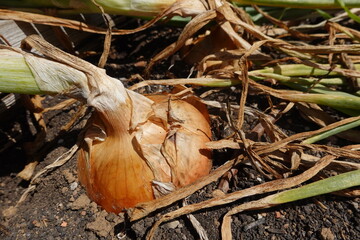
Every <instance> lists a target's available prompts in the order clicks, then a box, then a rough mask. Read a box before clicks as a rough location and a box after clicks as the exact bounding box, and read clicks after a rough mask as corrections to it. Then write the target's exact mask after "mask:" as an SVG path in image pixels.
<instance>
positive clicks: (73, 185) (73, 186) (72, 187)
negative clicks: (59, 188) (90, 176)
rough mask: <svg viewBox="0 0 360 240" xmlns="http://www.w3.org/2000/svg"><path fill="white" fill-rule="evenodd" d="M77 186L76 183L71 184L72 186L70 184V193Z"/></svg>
mask: <svg viewBox="0 0 360 240" xmlns="http://www.w3.org/2000/svg"><path fill="white" fill-rule="evenodd" d="M78 185H79V184H78V183H77V182H73V183H72V184H70V189H71V191H74V190H75V189H76V188H77V187H78Z"/></svg>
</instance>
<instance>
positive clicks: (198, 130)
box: [78, 95, 212, 213]
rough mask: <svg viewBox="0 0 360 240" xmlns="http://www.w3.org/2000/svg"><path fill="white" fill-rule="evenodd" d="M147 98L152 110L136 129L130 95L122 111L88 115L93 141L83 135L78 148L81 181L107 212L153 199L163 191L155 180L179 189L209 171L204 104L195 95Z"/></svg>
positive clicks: (90, 134) (209, 132)
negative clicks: (158, 191) (157, 192)
mask: <svg viewBox="0 0 360 240" xmlns="http://www.w3.org/2000/svg"><path fill="white" fill-rule="evenodd" d="M147 97H148V98H150V99H151V100H152V101H153V104H152V110H151V111H150V113H151V114H150V115H149V117H148V119H147V121H146V122H143V123H141V126H139V127H138V128H137V129H134V130H129V129H130V127H129V126H130V124H131V116H132V111H133V109H132V107H131V104H132V103H131V101H130V100H129V99H128V101H129V102H128V104H126V105H125V106H119V109H118V111H111V112H110V113H109V112H106V113H104V112H95V113H94V114H93V116H92V117H91V119H90V120H89V124H88V129H87V132H86V133H85V135H87V136H90V137H89V138H88V139H91V140H90V141H89V140H88V141H87V140H86V137H85V140H84V142H83V144H82V146H81V148H80V151H79V155H78V175H79V180H80V182H81V183H82V185H83V186H84V187H85V189H86V191H87V194H88V196H89V197H90V198H91V199H92V200H93V201H95V202H96V203H97V204H99V205H100V206H102V207H103V208H104V209H105V210H106V211H108V212H115V213H119V212H121V211H123V210H124V209H126V208H131V207H134V206H135V205H136V204H138V203H143V202H147V201H151V200H154V199H155V196H157V197H158V196H159V194H156V189H155V188H154V183H153V182H152V181H153V180H156V181H159V182H163V183H170V184H172V185H173V186H174V188H175V189H176V188H179V187H182V186H186V185H188V184H191V183H193V182H194V181H196V180H197V179H198V178H200V177H203V176H206V175H207V174H209V172H210V169H211V166H212V163H211V160H210V158H211V151H210V150H207V149H206V146H205V143H206V142H208V141H210V139H211V129H210V125H209V116H208V112H207V109H206V106H204V105H203V104H201V103H200V102H198V101H197V100H195V98H193V97H190V98H187V99H186V100H179V99H173V98H172V97H171V95H152V96H147ZM129 116H130V117H129ZM101 129H102V130H101ZM101 131H103V132H104V133H101ZM92 135H94V136H96V137H91V136H92ZM102 135H104V137H101V136H102ZM154 149H155V150H157V151H154Z"/></svg>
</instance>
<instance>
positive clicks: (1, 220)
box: [0, 27, 360, 240]
mask: <svg viewBox="0 0 360 240" xmlns="http://www.w3.org/2000/svg"><path fill="white" fill-rule="evenodd" d="M160 29H161V30H160ZM179 32H180V29H178V28H176V27H173V28H172V27H168V28H165V29H164V28H160V27H159V28H151V29H149V30H147V31H145V32H142V33H138V34H135V35H132V36H122V37H115V38H114V42H113V51H112V53H111V55H110V59H109V63H108V64H107V66H106V69H107V71H108V73H109V74H110V75H111V76H114V77H117V78H120V79H122V80H124V79H127V78H129V77H131V75H133V74H138V73H140V74H141V73H142V71H143V69H144V68H143V63H144V62H143V61H146V62H147V61H148V60H149V59H150V57H151V56H153V55H154V54H155V53H157V52H158V51H160V50H161V49H162V48H163V47H164V46H166V45H167V44H169V43H171V42H173V41H174V40H175V39H176V37H177V36H178V34H179ZM95 39H96V41H99V42H100V41H101V37H96V38H95ZM93 40H94V39H93ZM97 57H98V56H96V58H97ZM94 59H95V57H94ZM94 59H92V60H94ZM90 60H91V59H90ZM172 60H175V58H174V59H169V60H168V61H166V62H163V63H160V64H158V65H157V66H156V67H155V68H154V70H153V72H152V74H153V75H152V78H153V79H159V78H168V77H187V75H188V73H189V72H190V67H189V66H186V65H185V64H183V63H181V62H180V61H175V66H174V67H173V68H171V69H170V70H168V68H169V67H170V65H171V61H172ZM152 90H154V89H152ZM155 90H156V89H155ZM227 94H229V95H231V94H235V93H231V92H230V93H229V92H228V93H227ZM62 99H64V98H61V97H47V99H46V101H45V105H46V106H50V105H54V104H55V103H57V102H59V101H60V100H62ZM260 101H261V100H260ZM258 102H259V98H257V97H256V96H250V99H249V104H255V103H258ZM77 108H78V104H75V105H73V106H71V107H68V108H66V109H63V110H61V111H52V112H48V113H46V114H45V121H46V123H47V126H48V134H47V141H46V144H45V145H44V147H43V148H42V150H41V151H40V152H41V153H42V154H43V155H42V156H41V159H42V161H41V163H40V164H39V165H38V167H37V168H36V171H39V170H41V169H42V168H44V167H45V166H46V165H48V164H50V163H52V162H53V161H54V160H56V159H57V158H58V157H59V156H60V155H61V154H62V153H64V152H66V151H67V150H68V149H69V148H71V147H72V146H73V145H74V144H75V142H76V139H77V136H78V135H79V134H80V130H81V126H83V121H79V122H78V123H77V125H76V126H75V127H73V128H72V129H71V130H70V131H69V132H66V133H61V134H60V128H61V127H62V126H64V125H65V124H66V123H67V122H68V121H69V120H70V119H71V116H72V115H73V114H74V112H75V111H76V109H77ZM12 112H13V113H10V112H9V115H10V114H13V115H12V116H11V118H10V119H9V120H7V121H2V123H1V129H0V130H1V131H0V136H1V139H0V144H2V145H5V144H6V143H8V142H9V141H11V140H10V136H11V137H12V138H14V139H15V142H14V144H13V145H12V146H11V147H10V148H7V149H6V150H5V151H2V152H0V166H1V168H0V239H8V240H12V239H18V240H21V239H117V238H120V237H121V236H122V235H123V234H126V236H125V237H124V238H123V239H143V238H144V237H145V235H146V233H147V231H148V230H149V228H150V227H151V226H152V224H153V223H154V222H155V220H156V219H158V218H159V216H160V214H162V213H164V212H168V211H170V210H174V209H176V208H178V207H179V206H180V203H175V204H173V205H172V206H170V207H168V208H166V209H164V210H162V211H158V212H155V213H154V214H152V215H150V216H148V217H146V218H144V219H142V220H139V221H137V222H134V223H128V224H126V226H125V225H124V224H121V222H122V221H123V218H124V216H122V215H120V216H117V215H115V214H112V213H107V212H105V211H102V210H101V209H100V208H99V207H98V206H97V205H96V204H95V203H93V202H91V201H90V200H89V199H88V198H87V196H86V194H85V192H84V189H83V188H82V187H81V186H80V185H79V182H78V179H77V171H76V157H73V158H72V159H71V160H70V161H69V162H67V163H66V164H64V165H63V166H61V167H59V168H56V169H54V170H52V171H50V172H48V173H47V174H45V175H43V176H42V177H41V178H40V179H39V181H38V184H37V185H36V189H35V190H34V191H33V192H32V193H31V194H30V195H29V196H28V197H27V199H26V200H25V201H24V202H23V203H21V204H20V205H18V206H17V208H16V209H15V208H14V206H15V205H16V203H17V201H18V200H19V198H20V196H21V195H22V193H23V192H24V190H25V189H26V188H27V186H28V183H27V182H25V181H22V180H21V179H19V178H18V177H17V176H16V175H17V173H18V172H19V171H21V170H22V168H23V167H24V165H25V163H26V161H27V157H26V155H25V153H24V151H23V149H22V146H23V144H24V143H25V142H27V141H30V140H31V139H32V131H33V126H32V125H31V124H32V123H31V119H30V118H29V113H28V112H27V111H26V110H25V109H24V108H23V107H22V106H21V103H19V104H18V106H17V107H16V108H14V109H12ZM279 126H280V127H281V128H284V129H288V131H289V132H297V131H298V130H299V131H302V130H304V129H306V130H310V129H314V128H315V126H313V125H312V124H310V123H308V122H305V120H301V118H300V116H299V115H298V113H297V112H296V110H294V111H291V112H289V113H288V114H287V116H286V117H285V118H284V119H283V120H282V121H280V122H279ZM216 134H217V135H219V136H220V135H221V134H223V133H221V132H217V133H216ZM329 141H330V140H329ZM331 141H332V142H331V144H334V143H336V142H337V139H336V138H332V139H331ZM326 143H328V142H325V144H326ZM230 157H231V153H226V152H216V153H215V154H214V165H215V167H216V166H218V165H219V164H221V163H222V162H224V161H225V160H226V159H228V158H230ZM263 180H264V179H263V178H262V177H261V176H260V175H259V174H258V173H257V172H256V171H255V170H253V169H252V168H251V167H249V166H245V165H244V166H239V173H238V174H237V176H236V178H235V179H234V181H233V182H232V186H231V190H232V191H233V190H237V189H244V188H247V187H250V186H253V185H256V184H259V183H260V182H261V181H263ZM216 188H217V183H214V184H211V185H209V186H207V187H205V188H204V189H202V190H200V191H198V192H196V193H195V194H193V195H192V196H190V197H189V202H190V203H193V202H199V201H201V200H204V199H208V198H210V197H211V196H212V192H213V191H214V190H215V189H216ZM250 200H251V199H245V200H242V202H244V201H250ZM239 203H241V202H236V203H234V204H231V205H226V206H221V207H215V208H211V209H206V210H203V211H200V212H197V213H195V214H194V215H195V217H196V218H197V219H198V220H199V222H200V223H201V225H202V226H203V227H204V228H205V230H206V231H207V234H208V237H209V239H220V224H221V221H222V216H223V215H224V214H225V213H226V212H227V211H228V210H229V209H230V208H231V207H233V206H235V205H238V204H239ZM359 203H360V199H359V198H355V199H348V198H343V197H337V196H333V195H326V196H320V197H316V198H312V199H308V200H303V201H298V202H294V203H291V204H285V205H282V206H278V207H275V208H271V209H267V210H259V211H250V212H245V213H241V214H237V215H235V216H233V223H232V229H233V236H234V238H235V239H271V240H275V239H326V240H332V239H348V240H353V239H359V238H360V210H359ZM155 239H199V237H198V235H197V234H196V232H195V231H194V229H193V227H192V225H191V224H190V223H189V221H188V220H187V218H186V217H181V218H179V219H176V220H174V221H171V222H169V223H165V224H163V225H161V227H160V228H159V230H158V231H157V233H156V237H155Z"/></svg>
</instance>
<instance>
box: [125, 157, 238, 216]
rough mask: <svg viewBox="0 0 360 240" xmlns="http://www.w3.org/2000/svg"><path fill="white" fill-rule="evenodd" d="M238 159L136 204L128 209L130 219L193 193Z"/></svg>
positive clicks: (215, 178)
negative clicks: (181, 186) (197, 178)
mask: <svg viewBox="0 0 360 240" xmlns="http://www.w3.org/2000/svg"><path fill="white" fill-rule="evenodd" d="M239 161H241V158H239V159H234V160H231V161H228V162H226V163H224V164H223V165H222V166H220V167H218V168H217V169H216V170H214V171H212V172H211V173H210V174H209V175H208V176H206V177H203V178H201V179H199V180H198V181H196V182H194V183H193V184H191V185H189V186H185V187H183V188H180V189H178V190H176V191H174V192H172V193H170V194H168V195H166V196H164V197H162V198H160V199H158V200H154V201H150V202H146V203H142V204H138V205H137V206H135V207H134V208H131V209H128V215H129V217H130V221H136V220H138V219H141V218H143V217H145V216H147V215H148V214H150V213H151V212H154V211H156V210H158V209H161V208H164V207H166V206H169V205H170V204H172V203H174V202H176V201H178V200H180V199H183V198H185V197H187V196H189V195H191V194H193V193H194V192H196V191H197V190H199V189H201V188H203V187H204V186H206V185H208V184H210V183H212V182H214V181H217V180H218V179H219V178H220V177H221V176H222V175H223V174H224V173H225V172H227V171H228V170H230V169H231V168H232V167H233V166H234V165H235V164H236V163H237V162H239Z"/></svg>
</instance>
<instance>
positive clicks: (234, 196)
mask: <svg viewBox="0 0 360 240" xmlns="http://www.w3.org/2000/svg"><path fill="white" fill-rule="evenodd" d="M333 159H335V157H334V156H331V155H328V156H326V157H324V158H322V159H321V160H319V161H318V162H317V163H316V164H315V165H314V166H313V167H312V168H310V169H308V170H306V171H305V172H303V173H301V174H300V175H298V176H295V177H290V178H287V179H278V180H273V181H271V182H267V183H263V184H260V185H257V186H254V187H251V188H247V189H244V190H240V191H237V192H233V193H229V194H226V195H224V196H221V197H217V198H212V199H209V200H206V201H203V202H200V203H195V204H191V205H188V206H184V207H182V208H179V209H177V210H175V211H172V212H170V213H167V214H164V215H163V216H161V218H160V219H159V220H158V221H157V222H155V224H154V225H153V227H152V228H151V230H150V231H149V234H148V235H147V237H146V238H147V239H153V237H154V234H155V231H156V229H157V228H158V227H159V225H160V224H161V223H163V222H166V221H169V220H171V219H174V218H177V217H180V216H182V215H184V214H189V213H192V212H195V211H198V210H201V209H205V208H210V207H214V206H220V205H225V204H229V203H231V202H234V201H237V200H239V199H241V198H245V197H249V196H254V195H257V194H262V193H267V192H273V191H277V190H282V189H286V188H291V187H294V186H296V185H299V184H301V183H303V182H305V181H307V180H309V179H311V178H312V177H314V176H315V175H316V174H317V173H318V172H319V171H321V170H322V169H323V168H324V167H326V166H327V165H328V164H330V162H331V161H332V160H333Z"/></svg>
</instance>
